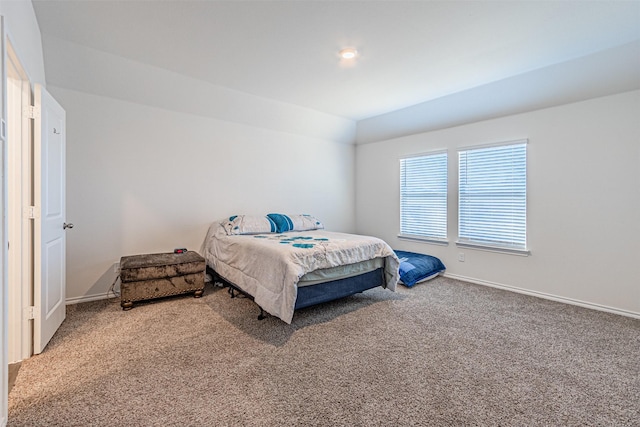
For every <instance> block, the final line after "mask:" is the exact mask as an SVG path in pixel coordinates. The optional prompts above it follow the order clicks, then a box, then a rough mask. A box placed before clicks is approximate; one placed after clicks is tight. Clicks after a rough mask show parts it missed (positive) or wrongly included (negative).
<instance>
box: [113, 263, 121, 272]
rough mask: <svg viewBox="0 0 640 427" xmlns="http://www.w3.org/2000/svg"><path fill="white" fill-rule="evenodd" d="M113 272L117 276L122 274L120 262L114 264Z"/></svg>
mask: <svg viewBox="0 0 640 427" xmlns="http://www.w3.org/2000/svg"><path fill="white" fill-rule="evenodd" d="M113 272H114V273H116V274H120V263H119V262H114V263H113Z"/></svg>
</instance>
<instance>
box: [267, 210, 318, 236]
mask: <svg viewBox="0 0 640 427" xmlns="http://www.w3.org/2000/svg"><path fill="white" fill-rule="evenodd" d="M267 218H269V219H270V220H271V221H273V222H274V223H275V225H276V232H277V233H286V232H287V231H308V230H319V229H322V228H324V225H322V223H321V222H320V221H319V220H318V219H317V218H316V217H314V216H311V215H284V214H278V213H270V214H268V215H267Z"/></svg>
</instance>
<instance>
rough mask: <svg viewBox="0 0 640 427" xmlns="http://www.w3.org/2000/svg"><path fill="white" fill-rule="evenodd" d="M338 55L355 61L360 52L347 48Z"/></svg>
mask: <svg viewBox="0 0 640 427" xmlns="http://www.w3.org/2000/svg"><path fill="white" fill-rule="evenodd" d="M338 54H339V55H340V58H342V59H353V58H355V57H356V56H358V51H357V50H356V49H355V48H352V47H346V48H344V49H342V50H341V51H340V52H338Z"/></svg>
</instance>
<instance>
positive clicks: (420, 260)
mask: <svg viewBox="0 0 640 427" xmlns="http://www.w3.org/2000/svg"><path fill="white" fill-rule="evenodd" d="M394 252H395V253H396V255H397V256H398V258H399V259H400V283H402V284H403V285H405V286H407V287H409V288H410V287H412V286H413V285H415V284H416V283H420V282H424V281H426V280H429V279H432V278H434V277H436V276H437V275H438V274H440V273H441V272H443V271H444V270H445V269H446V268H445V266H444V264H443V263H442V261H440V259H439V258H436V257H434V256H431V255H424V254H417V253H415V252H405V251H394Z"/></svg>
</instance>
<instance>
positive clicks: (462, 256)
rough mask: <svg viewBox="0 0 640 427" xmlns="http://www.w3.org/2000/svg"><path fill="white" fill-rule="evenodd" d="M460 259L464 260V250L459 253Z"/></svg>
mask: <svg viewBox="0 0 640 427" xmlns="http://www.w3.org/2000/svg"><path fill="white" fill-rule="evenodd" d="M458 261H460V262H464V253H463V252H460V253H459V254H458Z"/></svg>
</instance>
